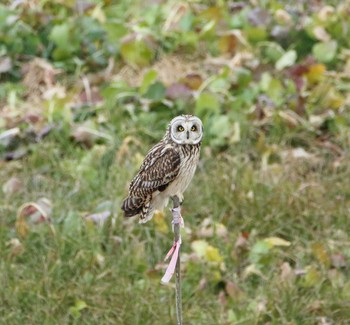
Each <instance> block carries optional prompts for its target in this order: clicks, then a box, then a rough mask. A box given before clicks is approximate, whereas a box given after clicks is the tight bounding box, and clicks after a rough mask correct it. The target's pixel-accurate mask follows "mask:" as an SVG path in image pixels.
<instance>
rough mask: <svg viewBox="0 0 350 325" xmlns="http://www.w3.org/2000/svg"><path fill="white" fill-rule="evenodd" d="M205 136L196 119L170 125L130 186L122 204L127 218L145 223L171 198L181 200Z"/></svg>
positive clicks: (188, 117) (184, 118) (183, 118)
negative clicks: (134, 217) (136, 217)
mask: <svg viewBox="0 0 350 325" xmlns="http://www.w3.org/2000/svg"><path fill="white" fill-rule="evenodd" d="M202 136H203V126H202V122H201V121H200V119H199V118H197V117H195V116H191V115H183V116H178V117H176V118H174V119H173V120H172V121H171V122H170V124H169V126H168V129H167V132H166V133H165V136H164V138H163V139H162V140H161V141H160V142H159V143H157V144H156V145H155V146H154V147H153V148H152V149H151V150H150V151H149V152H148V154H147V155H146V157H145V159H144V161H143V162H142V165H141V167H140V169H139V171H138V173H137V175H136V176H135V177H134V179H133V180H132V182H131V184H130V187H129V195H128V197H127V198H126V199H125V200H124V202H123V204H122V210H123V211H124V215H125V217H132V216H136V215H140V222H141V223H144V222H147V221H148V220H150V219H151V218H152V216H153V213H154V211H155V210H160V209H163V208H164V207H165V206H166V205H167V204H168V200H169V198H170V197H172V196H174V195H177V196H179V198H180V200H182V195H183V192H184V191H185V190H186V188H187V187H188V185H189V183H190V181H191V180H192V177H193V175H194V173H195V170H196V167H197V163H198V160H199V153H200V144H201V140H202Z"/></svg>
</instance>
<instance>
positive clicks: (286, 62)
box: [275, 50, 297, 70]
mask: <svg viewBox="0 0 350 325" xmlns="http://www.w3.org/2000/svg"><path fill="white" fill-rule="evenodd" d="M296 59H297V52H296V51H294V50H290V51H287V52H286V53H284V54H283V55H282V56H281V57H280V58H279V59H278V61H277V62H276V64H275V67H276V69H277V70H283V69H284V68H287V67H290V66H292V65H293V64H294V63H295V61H296Z"/></svg>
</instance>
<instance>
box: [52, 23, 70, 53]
mask: <svg viewBox="0 0 350 325" xmlns="http://www.w3.org/2000/svg"><path fill="white" fill-rule="evenodd" d="M70 31H71V28H70V26H69V24H68V23H63V24H61V25H56V26H54V27H53V28H52V30H51V33H50V35H49V39H50V40H51V41H53V42H54V43H55V44H56V46H58V47H60V48H62V49H65V50H66V51H68V49H69V48H70V47H71V44H70Z"/></svg>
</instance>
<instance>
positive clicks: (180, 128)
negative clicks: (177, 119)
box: [177, 125, 185, 132]
mask: <svg viewBox="0 0 350 325" xmlns="http://www.w3.org/2000/svg"><path fill="white" fill-rule="evenodd" d="M177 130H178V131H179V132H183V131H185V129H184V127H183V126H182V125H179V126H178V127H177Z"/></svg>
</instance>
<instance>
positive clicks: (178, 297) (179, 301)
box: [172, 196, 182, 325]
mask: <svg viewBox="0 0 350 325" xmlns="http://www.w3.org/2000/svg"><path fill="white" fill-rule="evenodd" d="M172 200H173V208H174V209H175V208H180V200H179V198H178V197H177V196H174V197H173V198H172ZM174 240H175V242H178V241H179V240H181V236H180V220H177V222H174ZM175 291H176V318H177V325H182V293H181V266H180V251H179V255H178V257H177V261H176V267H175Z"/></svg>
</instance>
